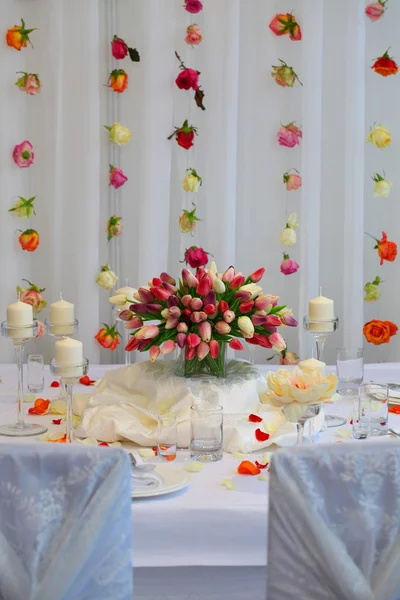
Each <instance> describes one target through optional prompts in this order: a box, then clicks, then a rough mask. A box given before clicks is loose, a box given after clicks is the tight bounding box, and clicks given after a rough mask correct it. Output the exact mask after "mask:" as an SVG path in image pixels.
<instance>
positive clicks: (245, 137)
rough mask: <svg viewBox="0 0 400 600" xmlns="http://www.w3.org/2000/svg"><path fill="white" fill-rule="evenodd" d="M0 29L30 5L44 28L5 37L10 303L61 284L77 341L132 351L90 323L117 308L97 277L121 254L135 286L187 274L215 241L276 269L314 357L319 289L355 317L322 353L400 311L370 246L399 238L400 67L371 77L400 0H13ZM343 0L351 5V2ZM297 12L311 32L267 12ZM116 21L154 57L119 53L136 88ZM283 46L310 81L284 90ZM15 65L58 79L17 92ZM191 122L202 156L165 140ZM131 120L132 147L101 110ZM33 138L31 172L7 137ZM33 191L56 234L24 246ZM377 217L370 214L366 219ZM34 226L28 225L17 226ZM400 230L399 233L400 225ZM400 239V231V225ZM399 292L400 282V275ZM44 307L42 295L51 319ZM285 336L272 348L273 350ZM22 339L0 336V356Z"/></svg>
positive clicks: (344, 320) (95, 352)
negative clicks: (27, 39)
mask: <svg viewBox="0 0 400 600" xmlns="http://www.w3.org/2000/svg"><path fill="white" fill-rule="evenodd" d="M3 4H4V6H2V11H1V14H0V30H1V31H4V32H5V31H6V29H8V28H9V27H11V26H12V25H13V24H14V23H19V21H20V18H21V16H22V17H23V18H24V19H25V21H26V23H27V25H29V26H30V27H38V31H37V32H34V33H33V34H32V36H31V37H32V41H33V44H34V49H33V50H31V49H29V48H28V49H25V50H23V51H22V52H16V51H15V50H12V49H10V48H8V47H7V46H6V44H5V41H4V38H3V40H2V42H1V44H2V47H1V53H2V59H1V61H0V75H1V82H2V85H1V87H0V125H1V140H0V198H1V218H0V256H1V264H2V269H1V272H2V286H1V289H0V307H1V311H2V315H3V317H2V318H5V309H6V305H7V304H8V303H9V302H11V301H13V300H14V299H15V288H16V286H17V285H18V284H21V279H22V278H26V279H29V280H30V281H33V282H35V283H36V284H38V285H40V286H41V287H46V292H45V299H46V300H47V302H49V303H50V302H52V301H54V300H56V299H57V297H58V294H59V292H60V291H62V292H63V295H64V298H65V299H67V300H69V301H71V302H74V303H75V304H76V311H77V316H78V318H79V321H80V333H79V337H80V339H81V340H82V341H83V343H84V346H85V355H86V356H87V357H88V358H89V359H90V360H91V361H92V362H99V361H100V360H101V361H102V362H105V363H110V362H113V361H114V362H115V361H117V360H121V358H122V352H121V351H119V352H118V353H110V352H108V351H105V350H100V349H99V347H98V346H97V345H96V342H95V340H94V337H93V336H94V335H95V333H96V332H97V330H98V328H99V327H100V326H101V323H102V322H107V323H110V322H111V321H112V316H111V309H110V306H109V304H108V296H109V294H108V292H106V291H105V290H103V289H100V288H99V287H98V286H97V285H96V283H95V277H96V274H97V272H98V270H99V268H100V266H101V265H104V264H105V263H107V262H109V263H110V264H111V266H112V268H113V269H114V270H115V271H116V272H117V274H118V276H119V282H120V284H121V285H125V282H126V280H128V281H129V284H130V285H133V286H138V285H140V284H145V283H146V282H147V281H148V279H150V278H151V277H153V276H156V275H158V274H159V273H160V272H161V271H163V270H168V271H169V272H170V273H171V274H174V275H175V274H177V273H178V271H179V269H180V268H181V267H182V265H180V264H179V261H180V260H182V257H183V251H184V249H185V248H187V247H189V246H191V245H198V246H202V247H203V248H204V249H205V250H207V251H208V252H211V253H212V254H213V256H214V259H215V260H216V262H217V264H218V265H219V267H220V269H221V270H222V269H224V268H226V267H227V266H229V265H230V264H235V265H236V267H237V268H238V269H239V270H241V271H243V272H244V273H247V272H251V271H253V270H255V269H256V268H258V267H260V266H265V267H266V268H267V273H266V276H265V278H264V281H263V284H264V289H265V291H266V292H269V293H273V294H276V295H278V294H279V296H280V297H281V300H282V301H283V302H284V303H287V304H288V305H289V306H290V307H292V308H293V310H294V313H295V315H296V317H297V318H298V320H299V328H298V329H297V330H292V329H290V330H289V329H287V330H285V332H284V333H285V337H286V338H287V341H288V347H289V349H290V350H294V351H300V352H301V355H302V356H303V357H305V356H306V355H310V354H311V348H312V347H313V343H312V340H310V339H309V337H308V335H307V334H306V333H305V332H304V331H303V329H302V319H303V316H304V315H305V314H306V313H307V302H308V300H309V299H310V298H312V297H314V296H317V295H318V293H319V287H320V286H322V290H323V294H324V295H325V296H328V297H331V298H333V299H334V300H335V308H336V313H337V315H338V317H339V319H340V330H339V332H337V333H336V334H334V336H332V337H331V339H330V340H329V341H328V344H327V350H326V358H327V360H328V361H329V362H334V361H335V350H336V348H337V347H339V346H341V345H350V344H358V345H360V344H362V327H363V324H364V322H365V321H367V320H370V319H371V318H379V319H390V320H393V321H395V322H396V321H398V322H399V324H400V318H399V311H398V309H397V305H396V302H395V301H394V298H395V297H396V292H398V291H399V289H400V279H399V278H397V279H396V274H397V273H398V268H397V263H394V264H392V263H390V264H385V265H384V266H383V267H379V261H378V257H377V253H376V250H372V246H373V242H372V240H370V239H369V238H366V237H365V236H364V231H368V232H369V233H371V234H372V235H374V236H376V237H379V236H380V234H381V231H382V229H383V230H385V231H387V232H388V235H389V239H394V240H396V236H398V234H399V233H400V228H399V226H398V222H399V210H400V209H399V208H398V204H397V203H396V198H397V191H396V187H397V185H399V182H398V181H396V176H397V173H396V164H395V157H396V151H397V149H398V147H399V146H398V144H399V141H398V140H399V139H400V122H399V119H398V118H396V100H395V98H396V96H395V94H396V93H398V91H399V89H400V87H399V86H400V79H399V78H400V75H398V76H397V77H391V78H387V79H384V78H382V77H380V76H379V75H376V74H375V73H373V71H372V70H371V69H370V65H371V64H372V62H373V59H374V58H376V57H377V56H380V55H381V54H383V52H384V51H385V50H386V49H387V47H388V46H389V45H390V46H391V51H390V54H391V55H393V56H394V57H395V58H398V59H400V45H399V43H398V38H397V29H396V23H398V22H399V19H400V6H398V3H396V2H389V8H388V12H387V14H386V16H385V17H384V19H382V20H381V21H380V22H377V23H374V24H372V23H370V22H369V21H368V22H367V20H366V18H365V15H364V7H365V2H364V0H325V1H322V0H292V2H289V0H267V1H266V0H204V10H203V11H202V12H201V13H199V14H198V15H193V16H192V15H190V14H189V13H187V12H186V11H185V10H184V8H183V7H182V5H183V1H182V0H85V2H82V1H81V0H5V2H3ZM339 5H340V6H339ZM292 10H294V11H295V15H296V18H297V19H298V21H299V22H300V24H301V26H302V30H303V41H301V42H292V41H290V40H289V38H288V36H284V37H281V38H278V37H276V36H274V35H273V34H272V32H271V31H270V30H269V28H268V24H269V22H270V20H271V19H272V17H273V16H274V14H275V13H278V12H290V11H292ZM190 22H195V23H198V24H199V25H200V26H201V28H202V30H203V36H204V39H203V42H202V44H201V45H200V46H198V47H197V48H196V49H194V50H193V49H192V48H191V47H190V46H187V45H186V44H185V42H184V37H185V31H186V27H187V25H188V24H189V23H190ZM114 34H117V35H118V36H120V37H122V38H123V39H125V40H126V41H127V43H128V44H129V45H131V46H133V47H136V48H137V49H138V50H139V52H140V55H141V62H140V63H131V62H130V61H129V58H127V59H125V61H119V62H118V66H119V68H124V69H125V70H126V71H127V72H128V74H129V87H128V89H127V90H126V91H125V92H124V93H123V94H121V95H117V94H115V93H114V92H112V91H111V90H109V89H107V87H105V85H106V84H107V79H108V73H109V72H110V71H111V70H112V69H113V68H116V64H117V63H116V61H114V60H113V59H112V57H111V52H110V40H111V39H112V36H113V35H114ZM175 50H176V51H178V53H179V54H180V55H181V57H182V59H183V60H184V62H185V63H186V65H187V66H190V67H193V68H196V69H198V70H199V71H201V76H200V81H201V84H202V86H203V88H204V90H205V92H206V96H205V99H204V103H205V106H206V111H204V112H203V111H201V110H200V109H199V108H197V107H196V105H195V103H194V101H193V98H192V93H191V92H184V91H181V90H179V89H178V88H177V87H176V85H175V83H174V80H175V78H176V76H177V74H178V61H177V60H176V58H175V56H174V51H175ZM279 58H281V59H282V60H284V61H286V62H287V63H288V64H289V65H292V66H293V67H294V69H295V70H296V72H297V73H298V75H299V77H300V79H301V81H302V83H303V84H304V86H303V87H301V86H300V85H298V84H296V85H295V87H294V88H293V89H284V88H280V87H278V86H277V85H276V84H275V82H274V81H273V79H272V77H271V76H270V72H271V65H273V64H277V60H278V59H279ZM16 71H31V72H35V73H39V74H40V77H41V80H42V83H43V90H42V93H41V94H40V96H36V97H28V96H26V95H24V94H22V93H21V92H19V91H18V90H17V88H16V87H15V86H14V81H15V80H16V78H17V75H16V74H15V72H16ZM186 118H188V120H189V122H190V123H192V124H193V125H195V126H196V127H197V128H198V132H199V137H198V138H196V141H195V147H194V149H192V150H191V151H190V152H189V153H187V152H186V151H185V150H183V149H181V148H179V147H178V146H177V144H176V143H175V142H174V141H167V136H168V135H169V134H170V133H172V131H173V128H174V127H175V126H177V127H179V126H181V125H182V123H183V121H184V120H185V119H186ZM114 121H119V122H121V123H122V124H124V125H126V126H128V127H129V128H130V129H131V131H132V139H131V141H130V143H129V145H127V146H125V147H123V148H117V147H116V146H114V145H113V144H111V143H110V142H108V140H107V132H106V131H105V130H104V128H103V125H111V124H112V123H113V122H114ZM290 121H296V122H297V124H301V125H302V126H303V135H304V137H303V140H302V144H301V145H300V146H298V147H296V148H293V149H288V148H282V147H280V146H278V144H277V141H276V132H277V130H278V129H279V127H280V123H288V122H290ZM374 122H377V123H381V122H382V123H383V124H385V125H386V126H387V127H388V128H389V129H390V130H391V131H392V134H393V143H392V146H391V147H390V148H388V149H386V150H385V151H379V150H378V149H376V148H374V147H372V146H370V145H368V146H367V145H366V143H365V140H366V137H367V134H368V130H369V128H370V126H371V125H372V124H373V123H374ZM24 139H29V140H30V141H31V142H32V143H33V145H34V149H35V153H36V158H35V164H34V165H33V166H32V167H31V168H30V169H23V170H20V169H18V168H17V167H16V165H14V163H13V161H12V158H11V153H12V149H13V147H14V145H15V144H16V143H19V142H21V141H23V140H24ZM110 163H112V164H114V165H115V166H118V167H120V168H122V169H123V170H124V172H125V174H126V175H127V176H128V178H129V181H128V182H127V183H126V184H125V186H124V187H123V188H121V189H119V190H117V191H115V190H113V188H110V187H109V186H108V165H109V164H110ZM188 167H193V168H196V170H197V172H198V173H199V174H200V175H201V176H202V177H203V186H202V188H201V191H200V193H198V194H196V195H194V194H187V193H186V192H184V191H183V190H182V187H181V181H182V179H183V177H184V175H185V170H186V168H188ZM290 168H297V169H298V170H299V171H300V172H301V174H302V176H303V186H302V188H301V189H300V190H298V191H296V192H286V189H285V186H284V185H283V183H282V175H283V173H284V172H285V171H287V170H288V169H290ZM383 169H384V170H385V172H386V174H387V176H388V178H389V179H391V180H392V181H393V182H394V186H393V192H392V195H391V198H389V199H388V200H384V199H374V198H373V196H372V181H371V179H370V177H371V176H372V175H373V174H374V173H375V172H382V170H383ZM35 194H37V195H38V198H37V200H36V209H37V216H36V217H34V218H33V219H32V227H35V228H36V229H37V230H38V231H39V233H40V235H41V245H40V247H39V249H38V250H37V251H36V252H35V253H33V254H32V255H27V254H28V253H26V252H23V251H22V250H21V249H20V247H19V245H18V242H17V237H18V236H17V235H16V234H15V230H16V229H18V228H22V227H21V223H22V221H20V220H19V219H17V218H15V217H12V216H11V215H10V214H9V213H7V210H8V208H10V207H11V205H12V204H13V202H14V201H15V196H18V195H22V196H26V197H29V196H32V195H35ZM192 196H196V198H195V200H196V203H197V206H198V210H197V214H198V216H199V217H200V218H201V219H202V222H200V223H199V224H198V226H197V231H196V233H195V235H194V236H193V237H191V236H190V235H189V234H186V235H185V236H182V235H181V234H180V233H179V229H178V216H179V214H180V212H181V209H182V208H190V206H191V201H192ZM293 211H295V212H297V215H298V220H299V223H300V228H299V229H298V230H297V236H298V243H297V245H296V246H295V247H294V248H290V249H289V251H290V255H291V256H292V257H293V258H294V259H295V260H297V262H299V263H300V270H299V271H298V272H297V273H296V274H294V275H291V276H286V277H285V276H283V275H282V274H281V273H280V271H279V265H280V262H281V260H282V252H283V250H284V248H283V247H282V246H281V245H280V243H279V239H278V237H279V232H280V231H281V230H282V229H283V228H284V226H285V222H286V217H287V215H288V214H289V213H290V212H293ZM364 213H365V218H364ZM112 214H117V215H119V216H122V217H123V220H124V234H123V236H122V237H121V238H119V240H118V241H116V240H113V241H112V242H110V243H109V244H108V243H107V239H106V234H105V225H106V221H107V219H108V217H109V216H111V215H112ZM22 225H24V223H22ZM399 237H400V236H399ZM397 241H399V239H397ZM377 274H379V275H380V276H381V277H382V278H383V279H384V280H385V283H384V284H382V299H381V300H380V301H379V302H378V303H377V304H375V305H366V303H365V302H364V301H363V285H364V283H365V282H366V281H372V280H373V279H374V277H375V276H376V275H377ZM398 288H399V289H398ZM40 316H41V317H43V318H44V317H45V316H47V309H46V311H43V313H41V315H40ZM33 351H35V352H36V351H37V352H43V353H44V354H45V355H46V358H47V359H48V358H51V357H52V353H53V342H52V340H49V339H43V340H40V341H38V342H37V343H35V345H34V344H31V346H30V352H33ZM365 352H366V359H367V361H368V362H376V361H378V360H399V359H400V344H399V341H398V339H396V338H394V339H393V340H392V342H391V343H390V345H387V346H385V347H381V348H379V349H377V348H375V347H371V346H369V345H366V346H365ZM270 355H271V352H268V351H263V350H257V352H256V354H255V358H256V360H257V361H258V362H264V361H265V359H266V358H267V356H270ZM11 357H12V348H11V345H10V343H9V342H7V341H5V340H3V341H2V342H1V344H0V359H1V360H2V361H9V360H11Z"/></svg>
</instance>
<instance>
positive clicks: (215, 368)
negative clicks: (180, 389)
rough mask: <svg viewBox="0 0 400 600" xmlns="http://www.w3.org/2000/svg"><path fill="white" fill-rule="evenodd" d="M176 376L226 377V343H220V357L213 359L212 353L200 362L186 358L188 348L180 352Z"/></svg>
mask: <svg viewBox="0 0 400 600" xmlns="http://www.w3.org/2000/svg"><path fill="white" fill-rule="evenodd" d="M175 375H178V376H179V377H226V343H225V342H219V343H218V356H217V357H216V358H213V357H212V356H211V354H210V353H208V354H207V356H206V357H205V358H203V359H202V360H199V359H198V358H197V356H194V357H193V358H192V359H191V360H189V359H187V358H186V348H183V349H182V350H181V351H180V354H179V356H178V360H177V366H176V370H175Z"/></svg>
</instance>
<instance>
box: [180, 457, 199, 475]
mask: <svg viewBox="0 0 400 600" xmlns="http://www.w3.org/2000/svg"><path fill="white" fill-rule="evenodd" d="M202 468H203V463H202V462H200V461H199V460H187V461H186V462H185V464H184V465H183V470H184V471H187V472H188V473H199V472H200V471H201V470H202Z"/></svg>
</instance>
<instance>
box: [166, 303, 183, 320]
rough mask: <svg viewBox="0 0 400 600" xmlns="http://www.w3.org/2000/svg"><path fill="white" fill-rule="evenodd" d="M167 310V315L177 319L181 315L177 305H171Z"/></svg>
mask: <svg viewBox="0 0 400 600" xmlns="http://www.w3.org/2000/svg"><path fill="white" fill-rule="evenodd" d="M167 310H168V316H169V317H174V318H175V319H178V318H179V317H180V316H181V309H180V308H178V307H177V306H171V308H168V309H167Z"/></svg>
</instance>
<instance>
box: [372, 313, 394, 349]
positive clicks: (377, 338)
mask: <svg viewBox="0 0 400 600" xmlns="http://www.w3.org/2000/svg"><path fill="white" fill-rule="evenodd" d="M397 330H398V327H397V325H396V324H395V323H392V322H391V321H379V320H377V319H374V320H372V321H369V322H368V323H365V325H364V328H363V333H364V335H365V339H366V340H367V342H369V343H370V344H374V345H375V346H380V344H388V343H389V342H390V338H391V337H392V335H396V333H397Z"/></svg>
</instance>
